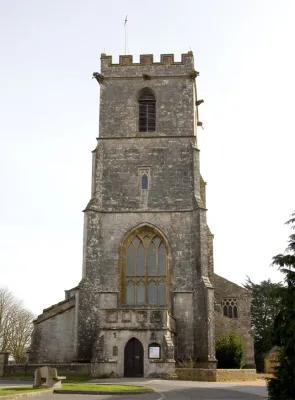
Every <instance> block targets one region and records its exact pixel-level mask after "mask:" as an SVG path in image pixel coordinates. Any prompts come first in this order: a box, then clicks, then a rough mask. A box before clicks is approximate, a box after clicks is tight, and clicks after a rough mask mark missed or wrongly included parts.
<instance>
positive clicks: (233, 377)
mask: <svg viewBox="0 0 295 400" xmlns="http://www.w3.org/2000/svg"><path fill="white" fill-rule="evenodd" d="M175 372H176V373H177V376H178V379H179V380H183V381H201V382H202V381H203V382H241V381H242V382H246V381H255V380H256V370H255V369H204V368H176V369H175Z"/></svg>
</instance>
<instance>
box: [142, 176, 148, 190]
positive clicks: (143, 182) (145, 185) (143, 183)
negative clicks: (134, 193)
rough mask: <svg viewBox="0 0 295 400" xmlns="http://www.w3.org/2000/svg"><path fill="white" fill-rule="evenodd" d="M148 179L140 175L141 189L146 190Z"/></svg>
mask: <svg viewBox="0 0 295 400" xmlns="http://www.w3.org/2000/svg"><path fill="white" fill-rule="evenodd" d="M148 186H149V178H148V176H147V175H142V177H141V189H148Z"/></svg>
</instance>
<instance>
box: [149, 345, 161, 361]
mask: <svg viewBox="0 0 295 400" xmlns="http://www.w3.org/2000/svg"><path fill="white" fill-rule="evenodd" d="M149 358H160V347H159V346H149Z"/></svg>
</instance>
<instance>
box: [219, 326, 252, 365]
mask: <svg viewBox="0 0 295 400" xmlns="http://www.w3.org/2000/svg"><path fill="white" fill-rule="evenodd" d="M216 358H217V361H218V368H242V367H243V365H244V363H245V362H244V345H243V342H242V340H241V339H240V338H239V336H238V335H237V334H236V333H235V332H232V333H231V334H230V335H226V334H225V333H222V334H221V335H220V336H219V338H218V340H217V342H216Z"/></svg>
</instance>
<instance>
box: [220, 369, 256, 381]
mask: <svg viewBox="0 0 295 400" xmlns="http://www.w3.org/2000/svg"><path fill="white" fill-rule="evenodd" d="M255 380H256V369H217V370H216V382H240V381H255Z"/></svg>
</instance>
